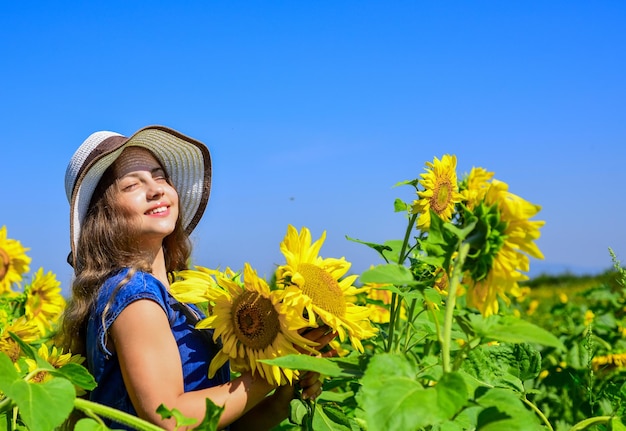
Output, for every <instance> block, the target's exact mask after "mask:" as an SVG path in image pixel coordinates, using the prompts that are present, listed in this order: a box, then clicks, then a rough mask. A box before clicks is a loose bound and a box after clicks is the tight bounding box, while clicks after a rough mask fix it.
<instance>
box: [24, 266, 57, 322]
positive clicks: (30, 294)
mask: <svg viewBox="0 0 626 431" xmlns="http://www.w3.org/2000/svg"><path fill="white" fill-rule="evenodd" d="M24 291H25V293H26V294H27V297H26V304H25V315H26V317H27V318H28V319H30V320H32V321H33V322H34V323H35V324H36V325H37V327H38V328H39V330H40V331H41V333H42V334H45V331H46V330H47V329H52V327H53V325H54V324H55V323H56V321H57V319H58V318H59V316H60V315H61V312H62V311H63V308H64V307H65V299H63V296H62V295H61V283H60V282H59V281H57V279H56V276H55V275H54V273H52V272H48V273H47V274H44V273H43V268H39V271H37V272H36V273H35V276H34V278H33V281H32V283H31V284H30V285H29V286H27V287H26V288H25V289H24Z"/></svg>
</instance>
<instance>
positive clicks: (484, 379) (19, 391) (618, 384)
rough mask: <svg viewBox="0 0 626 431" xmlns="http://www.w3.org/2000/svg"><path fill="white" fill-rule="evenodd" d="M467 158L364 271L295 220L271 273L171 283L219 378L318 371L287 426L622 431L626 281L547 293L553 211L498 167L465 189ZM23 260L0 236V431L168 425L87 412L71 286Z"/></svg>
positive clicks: (403, 209) (211, 412)
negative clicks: (542, 263)
mask: <svg viewBox="0 0 626 431" xmlns="http://www.w3.org/2000/svg"><path fill="white" fill-rule="evenodd" d="M456 163H457V161H456V157H455V156H454V155H449V154H445V155H443V156H442V157H441V158H434V160H433V161H432V162H427V163H426V164H425V169H424V172H423V173H421V174H420V175H419V177H417V178H415V179H413V180H407V181H402V182H400V183H398V184H397V186H401V187H411V188H412V189H414V191H415V195H414V199H413V200H412V201H411V202H404V201H402V200H401V199H397V200H396V201H395V202H394V203H393V210H394V215H395V216H396V217H403V218H404V219H406V229H404V231H403V232H399V233H398V237H397V238H391V239H389V240H388V241H386V242H384V243H383V244H378V243H372V242H368V241H367V238H361V239H357V238H348V240H350V241H354V242H356V243H359V244H362V245H363V247H369V248H371V249H372V250H373V251H374V256H376V255H377V256H379V259H378V261H377V262H372V266H371V267H370V269H368V270H367V271H364V272H363V273H361V274H352V273H350V266H351V265H350V262H349V261H348V260H346V258H344V257H341V258H335V257H323V256H324V255H323V252H322V246H323V243H324V240H325V232H324V233H322V235H321V237H320V238H317V239H314V238H312V235H311V232H310V231H309V229H307V228H306V227H302V228H300V229H297V228H296V227H294V226H291V225H289V226H287V232H286V234H285V237H284V238H283V240H282V242H280V244H279V247H280V251H281V252H282V254H283V255H284V262H283V263H282V264H280V265H278V266H277V268H276V270H275V272H274V274H273V275H272V277H271V279H268V280H266V279H263V278H261V277H259V276H258V274H257V272H256V271H255V270H254V268H252V267H251V266H250V265H249V264H245V265H244V268H242V269H240V270H233V269H231V268H225V269H219V268H218V269H214V268H206V267H202V266H194V267H193V268H191V269H189V270H186V271H181V272H179V273H177V274H174V275H173V278H172V283H171V288H170V290H171V292H172V294H173V295H174V296H175V297H176V298H177V299H178V300H179V301H181V302H185V303H194V304H197V305H198V306H200V307H201V308H202V309H203V310H204V311H205V312H206V318H205V319H203V320H201V321H200V322H198V324H197V328H198V330H206V329H212V330H213V336H214V338H215V340H216V341H219V342H220V343H221V346H222V347H221V350H220V351H219V353H218V354H217V355H216V356H215V357H214V358H213V359H212V360H211V361H210V362H209V361H208V360H207V373H208V374H209V375H210V374H213V373H214V372H215V371H216V370H217V369H219V368H220V367H221V366H222V365H223V364H225V363H226V362H227V361H228V362H229V364H230V366H231V370H232V373H233V375H237V373H240V372H242V371H244V370H252V371H253V372H254V373H257V374H258V375H259V376H260V377H262V378H264V379H266V380H268V381H269V382H271V383H273V384H274V385H284V384H296V386H297V379H298V377H299V375H300V373H302V372H304V371H308V370H312V371H317V372H319V373H320V374H321V375H322V377H323V382H324V391H323V393H322V395H321V396H320V397H319V398H318V399H317V400H316V401H311V400H305V399H301V398H297V399H294V400H292V402H291V415H290V417H289V418H288V419H286V420H284V421H283V422H282V423H281V424H280V425H279V426H277V427H276V431H291V430H294V431H295V430H307V431H308V430H317V431H326V430H328V431H330V430H340V431H379V430H403V431H404V430H432V431H461V430H481V431H492V430H507V431H515V430H520V431H529V430H530V431H532V430H550V431H566V430H568V431H580V430H626V425H625V424H626V270H624V269H623V268H622V266H621V264H620V262H619V261H618V260H617V258H616V256H615V255H614V254H613V253H612V251H611V250H610V249H609V255H610V256H608V257H607V259H608V258H610V259H611V260H612V262H613V268H614V269H613V270H612V271H610V272H607V274H605V275H603V277H598V278H595V279H593V280H592V281H591V282H590V283H587V284H585V285H582V286H578V288H576V289H564V288H563V287H562V286H560V287H556V286H554V285H550V284H547V286H548V287H546V283H545V281H546V280H545V279H544V280H543V281H544V285H543V287H541V288H540V287H538V284H537V282H538V281H539V280H529V279H528V276H527V273H528V271H529V268H530V259H532V258H534V259H542V258H543V255H542V253H541V251H540V250H539V249H538V247H537V245H536V243H535V241H536V240H537V239H538V238H539V237H540V231H541V227H542V226H543V224H544V222H543V221H541V220H537V219H535V217H536V216H537V215H538V213H539V212H540V209H541V208H540V207H539V206H538V205H535V204H532V203H530V202H528V201H526V200H525V199H523V198H521V197H520V196H517V195H515V194H513V193H512V192H510V191H509V187H508V185H507V184H506V183H505V182H502V181H500V180H497V179H496V178H495V177H494V173H493V172H489V171H487V170H486V169H483V168H473V169H472V170H471V172H470V173H469V174H467V175H465V176H464V177H462V178H459V177H457V172H456ZM27 251H28V249H27V248H25V247H24V246H22V244H21V243H20V242H19V241H18V240H16V239H11V238H9V237H8V233H7V228H6V226H3V227H2V228H1V230H0V430H32V431H35V430H37V431H39V430H41V431H48V430H54V429H69V428H70V425H68V424H69V423H72V424H73V425H72V426H71V427H72V429H76V430H81V431H87V430H107V429H109V428H107V426H106V425H105V421H104V419H115V420H116V421H118V422H122V423H125V424H128V425H129V426H131V427H133V428H135V429H138V430H154V429H159V428H158V427H155V426H154V425H151V424H149V423H147V422H145V421H142V420H141V419H139V418H136V417H133V416H129V415H126V414H124V413H122V412H119V411H116V410H114V409H111V408H109V407H107V406H103V405H99V404H97V403H93V402H90V401H89V399H88V396H86V394H88V392H89V391H90V390H91V389H93V388H94V387H95V385H96V382H95V381H94V379H93V377H92V376H91V375H90V374H89V372H88V371H87V369H86V368H85V366H84V361H85V358H83V357H80V356H78V355H73V354H72V352H64V351H62V350H61V349H60V348H58V347H57V346H55V343H54V335H55V333H56V331H57V328H58V324H59V318H60V315H61V313H62V311H63V309H64V306H65V299H64V298H63V297H62V295H61V287H60V283H59V282H58V281H57V280H56V278H55V275H54V274H52V273H44V271H43V269H39V270H38V271H37V272H34V273H32V274H31V272H30V258H29V257H28V254H27ZM544 278H545V277H544ZM322 325H325V326H327V327H328V328H329V330H330V331H333V332H335V333H336V334H337V337H336V338H335V340H334V341H333V342H332V343H331V346H330V347H331V348H332V349H333V351H334V352H335V353H334V356H332V357H327V356H322V355H319V352H317V350H316V349H315V345H314V344H313V343H312V342H311V341H309V340H308V339H307V338H305V337H303V333H304V332H306V331H307V330H308V329H310V328H314V327H319V326H322ZM221 410H222V407H221V406H216V405H214V404H213V403H212V402H211V401H210V400H207V413H206V417H205V420H204V421H203V422H202V423H201V424H197V427H196V428H195V429H199V430H215V429H217V428H216V426H217V425H216V424H217V419H218V418H219V415H220V413H221ZM76 412H80V413H81V419H80V420H78V421H77V422H69V421H68V418H70V417H71V416H72V415H73V413H76ZM159 412H160V413H161V415H163V416H165V417H174V418H176V420H177V423H178V424H179V425H180V426H181V428H182V427H184V426H188V425H190V424H193V421H191V422H190V419H189V418H185V417H184V416H182V415H181V414H180V412H178V411H176V410H169V409H168V408H167V406H161V408H160V410H159Z"/></svg>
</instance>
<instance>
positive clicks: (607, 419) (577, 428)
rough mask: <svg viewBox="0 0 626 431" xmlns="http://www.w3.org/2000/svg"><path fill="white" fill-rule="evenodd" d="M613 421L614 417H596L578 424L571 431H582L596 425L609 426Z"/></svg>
mask: <svg viewBox="0 0 626 431" xmlns="http://www.w3.org/2000/svg"><path fill="white" fill-rule="evenodd" d="M611 419H613V416H596V417H593V418H589V419H585V420H582V421H580V422H578V423H577V424H576V425H574V426H573V427H571V428H570V429H569V431H582V430H585V429H587V428H589V427H591V426H594V425H600V424H607V423H609V422H610V421H611Z"/></svg>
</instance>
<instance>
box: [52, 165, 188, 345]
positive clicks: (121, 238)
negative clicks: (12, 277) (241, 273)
mask: <svg viewBox="0 0 626 431" xmlns="http://www.w3.org/2000/svg"><path fill="white" fill-rule="evenodd" d="M112 168H113V166H111V167H110V168H109V169H108V170H107V171H106V172H105V173H104V175H103V176H102V179H101V180H100V182H99V183H98V186H97V187H96V190H95V192H94V195H93V198H92V200H91V202H90V204H89V210H88V212H87V214H86V216H85V220H84V221H83V225H82V228H81V232H80V236H79V239H78V244H77V247H76V253H77V255H76V260H75V261H76V267H75V268H74V273H75V277H74V280H73V282H72V288H71V297H70V299H69V300H68V302H67V306H66V308H65V311H64V313H63V317H62V323H61V331H60V333H59V338H60V340H59V342H60V343H61V345H62V346H63V347H64V348H65V349H68V350H70V351H71V352H72V353H73V354H81V355H83V356H85V355H86V348H85V342H86V341H85V338H86V330H87V318H88V316H89V314H90V313H91V312H92V311H93V309H92V307H93V304H94V303H95V300H96V297H97V295H98V292H99V290H100V287H101V286H102V284H103V283H104V282H105V280H106V279H107V278H109V277H110V276H111V275H113V274H114V273H115V272H117V271H119V270H121V269H123V268H129V269H130V271H129V272H128V275H127V276H126V277H125V278H124V280H122V281H121V282H120V284H119V285H118V286H117V287H116V288H115V291H114V293H113V295H112V297H111V299H110V300H109V304H107V307H106V309H108V305H110V303H111V301H112V298H113V296H114V295H115V293H117V291H118V290H119V289H120V288H122V287H123V285H124V284H126V283H127V282H128V280H130V278H131V277H132V275H133V274H134V273H135V272H137V271H144V272H152V269H151V262H150V260H149V256H147V254H146V253H144V252H142V251H141V250H140V248H139V246H138V236H139V230H138V226H137V224H136V223H134V222H133V220H132V218H131V215H130V214H129V213H128V212H127V211H125V210H124V209H123V208H122V207H121V206H120V205H117V204H116V202H117V199H116V196H117V193H118V191H117V187H115V178H114V176H113V171H112ZM168 183H170V185H171V184H172V183H171V181H170V180H169V178H168ZM163 252H164V256H165V267H166V270H167V272H168V273H172V272H173V271H179V270H183V269H186V268H187V266H188V262H189V257H190V256H191V242H190V240H189V235H188V234H187V233H186V232H185V230H184V229H183V227H182V225H181V214H180V213H179V216H178V220H177V221H176V226H175V228H174V231H173V232H172V233H171V234H170V235H168V236H167V237H165V238H164V240H163ZM106 309H105V313H104V314H106Z"/></svg>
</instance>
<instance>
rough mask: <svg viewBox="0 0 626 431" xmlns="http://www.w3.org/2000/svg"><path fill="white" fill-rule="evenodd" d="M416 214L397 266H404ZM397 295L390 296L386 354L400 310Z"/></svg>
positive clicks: (405, 236) (405, 238)
mask: <svg viewBox="0 0 626 431" xmlns="http://www.w3.org/2000/svg"><path fill="white" fill-rule="evenodd" d="M417 216H418V214H411V218H410V219H409V223H408V224H407V227H406V232H405V233H404V241H403V242H402V248H401V249H400V254H399V256H398V265H402V264H404V261H405V259H406V258H407V256H405V255H404V253H406V249H407V247H408V245H409V238H410V237H411V232H412V231H413V225H414V224H415V220H417ZM397 297H398V295H397V294H396V293H392V294H391V305H390V307H389V337H388V341H389V342H388V343H387V346H386V349H385V350H386V352H390V351H391V344H392V343H393V337H394V332H395V327H396V320H397V315H398V310H399V309H400V304H399V302H400V301H399V300H398V298H397Z"/></svg>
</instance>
